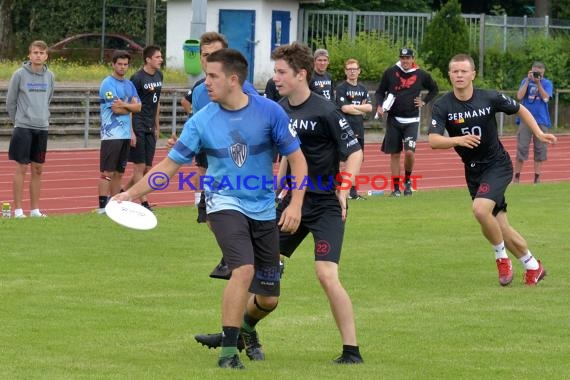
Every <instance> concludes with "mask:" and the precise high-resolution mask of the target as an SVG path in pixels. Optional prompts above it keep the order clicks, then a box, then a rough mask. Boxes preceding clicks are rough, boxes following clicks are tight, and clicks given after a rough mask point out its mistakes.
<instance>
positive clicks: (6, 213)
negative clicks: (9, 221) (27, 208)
mask: <svg viewBox="0 0 570 380" xmlns="http://www.w3.org/2000/svg"><path fill="white" fill-rule="evenodd" d="M11 216H12V209H11V208H10V202H4V203H2V217H3V218H10V217H11Z"/></svg>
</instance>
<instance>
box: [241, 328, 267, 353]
mask: <svg viewBox="0 0 570 380" xmlns="http://www.w3.org/2000/svg"><path fill="white" fill-rule="evenodd" d="M238 340H242V341H243V345H244V346H245V354H246V355H247V357H248V358H249V360H265V353H264V352H263V349H262V348H261V344H259V338H258V337H257V331H255V330H253V331H251V332H248V331H245V330H240V336H239V337H238Z"/></svg>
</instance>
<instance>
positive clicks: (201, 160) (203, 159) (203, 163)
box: [194, 152, 208, 169]
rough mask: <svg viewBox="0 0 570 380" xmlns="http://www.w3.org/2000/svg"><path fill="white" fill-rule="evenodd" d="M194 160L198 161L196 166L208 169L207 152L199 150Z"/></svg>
mask: <svg viewBox="0 0 570 380" xmlns="http://www.w3.org/2000/svg"><path fill="white" fill-rule="evenodd" d="M194 161H195V162H196V166H199V167H201V168H205V169H208V156H207V155H206V153H204V152H198V154H197V155H196V156H194Z"/></svg>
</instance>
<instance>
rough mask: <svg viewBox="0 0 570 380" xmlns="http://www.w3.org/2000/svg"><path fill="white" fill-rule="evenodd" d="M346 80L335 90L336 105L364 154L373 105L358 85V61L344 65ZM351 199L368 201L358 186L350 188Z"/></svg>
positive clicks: (350, 61) (364, 90)
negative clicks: (366, 128) (366, 124)
mask: <svg viewBox="0 0 570 380" xmlns="http://www.w3.org/2000/svg"><path fill="white" fill-rule="evenodd" d="M344 72H345V73H346V80H345V81H344V82H342V83H341V84H339V85H338V86H337V87H336V89H335V100H336V105H337V106H338V107H339V108H340V110H341V112H342V113H343V114H344V116H345V117H346V120H348V122H349V123H350V127H351V128H352V130H353V131H354V135H355V136H356V138H357V139H358V143H359V144H360V146H361V147H362V151H363V152H364V117H365V116H366V114H368V113H369V112H372V103H371V101H370V95H369V94H368V89H367V88H366V86H364V85H362V84H360V83H358V76H359V75H360V65H359V63H358V61H357V60H356V59H353V58H350V59H348V60H347V61H346V62H345V63H344ZM350 199H356V200H362V199H366V198H364V197H363V196H361V195H359V194H358V192H357V190H356V186H352V187H351V188H350Z"/></svg>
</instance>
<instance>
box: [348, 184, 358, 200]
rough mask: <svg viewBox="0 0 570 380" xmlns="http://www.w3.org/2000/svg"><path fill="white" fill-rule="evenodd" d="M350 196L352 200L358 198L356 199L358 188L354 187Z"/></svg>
mask: <svg viewBox="0 0 570 380" xmlns="http://www.w3.org/2000/svg"><path fill="white" fill-rule="evenodd" d="M349 195H350V197H351V198H356V197H358V191H356V187H355V186H352V187H351V188H350V193H349Z"/></svg>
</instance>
